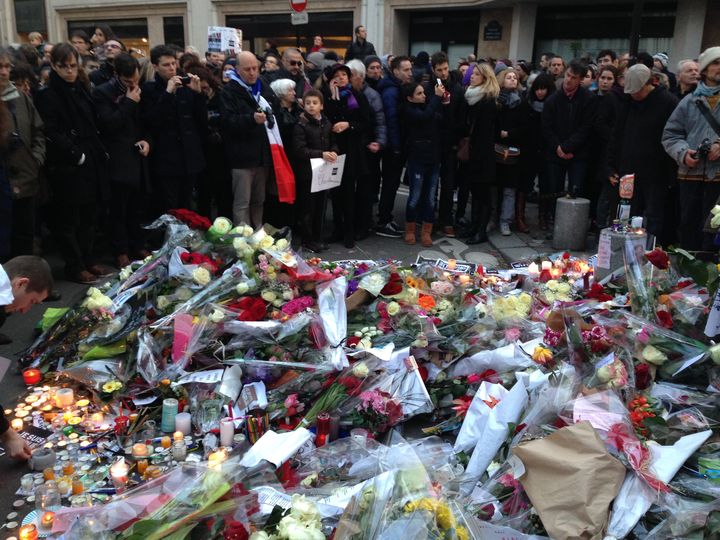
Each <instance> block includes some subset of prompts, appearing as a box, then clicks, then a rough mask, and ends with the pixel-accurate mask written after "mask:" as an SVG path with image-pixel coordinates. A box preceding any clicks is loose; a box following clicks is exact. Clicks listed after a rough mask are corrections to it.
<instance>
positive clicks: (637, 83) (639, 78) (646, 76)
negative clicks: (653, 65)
mask: <svg viewBox="0 0 720 540" xmlns="http://www.w3.org/2000/svg"><path fill="white" fill-rule="evenodd" d="M650 75H651V72H650V68H648V67H647V66H646V65H645V64H635V65H634V66H630V68H629V69H628V70H627V72H625V93H626V94H634V93H636V92H639V91H640V90H642V88H643V86H645V85H646V84H647V83H648V81H649V80H650Z"/></svg>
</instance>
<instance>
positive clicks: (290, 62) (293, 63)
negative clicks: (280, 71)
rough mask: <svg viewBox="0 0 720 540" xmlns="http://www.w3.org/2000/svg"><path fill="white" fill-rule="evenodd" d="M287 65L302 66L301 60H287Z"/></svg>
mask: <svg viewBox="0 0 720 540" xmlns="http://www.w3.org/2000/svg"><path fill="white" fill-rule="evenodd" d="M288 64H290V65H291V66H302V65H303V63H302V60H288Z"/></svg>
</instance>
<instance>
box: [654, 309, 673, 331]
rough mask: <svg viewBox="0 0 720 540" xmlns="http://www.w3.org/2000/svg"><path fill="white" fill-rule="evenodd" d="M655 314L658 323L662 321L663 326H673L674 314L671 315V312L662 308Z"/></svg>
mask: <svg viewBox="0 0 720 540" xmlns="http://www.w3.org/2000/svg"><path fill="white" fill-rule="evenodd" d="M655 316H656V317H657V320H658V323H660V326H662V327H663V328H672V327H673V320H672V315H670V313H669V312H667V311H665V310H664V309H660V310H658V311H657V312H656V313H655Z"/></svg>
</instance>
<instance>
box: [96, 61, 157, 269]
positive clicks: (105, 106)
mask: <svg viewBox="0 0 720 540" xmlns="http://www.w3.org/2000/svg"><path fill="white" fill-rule="evenodd" d="M114 66H115V76H114V77H113V79H112V80H110V81H109V82H106V83H104V84H101V85H100V86H97V87H96V88H95V90H94V92H93V101H94V102H95V107H96V109H97V116H98V128H99V129H100V138H101V140H102V142H103V144H104V145H105V148H106V149H107V152H108V154H109V156H110V161H109V167H108V173H109V177H110V194H111V197H110V227H111V236H110V238H111V242H112V247H113V251H114V255H115V264H116V266H117V267H118V268H124V267H125V266H127V265H128V264H130V257H129V256H128V255H129V254H130V255H132V256H133V258H140V259H144V258H145V257H146V256H147V255H148V252H147V250H146V249H145V246H144V234H143V230H142V228H141V223H142V222H143V221H145V218H146V217H147V216H146V215H145V210H146V209H145V208H144V205H143V201H145V200H146V199H147V194H148V192H149V180H150V178H149V171H148V169H147V160H146V159H145V158H147V156H148V154H149V153H150V144H149V143H148V142H147V140H146V139H147V137H146V136H145V130H144V127H143V125H142V122H141V119H140V96H141V94H142V92H141V90H140V86H139V85H140V65H139V64H138V61H137V60H136V59H135V58H133V57H132V56H130V55H129V54H128V53H121V54H120V55H118V56H117V57H116V58H115V59H114Z"/></svg>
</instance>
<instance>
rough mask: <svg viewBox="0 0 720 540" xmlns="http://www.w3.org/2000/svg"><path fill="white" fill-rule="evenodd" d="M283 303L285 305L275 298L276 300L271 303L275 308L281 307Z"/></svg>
mask: <svg viewBox="0 0 720 540" xmlns="http://www.w3.org/2000/svg"><path fill="white" fill-rule="evenodd" d="M284 303H285V302H283V301H282V300H281V299H280V298H277V299H275V300H273V301H272V305H273V306H275V307H282V305H283V304H284Z"/></svg>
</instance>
